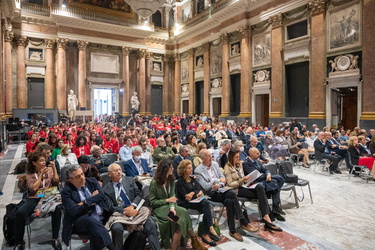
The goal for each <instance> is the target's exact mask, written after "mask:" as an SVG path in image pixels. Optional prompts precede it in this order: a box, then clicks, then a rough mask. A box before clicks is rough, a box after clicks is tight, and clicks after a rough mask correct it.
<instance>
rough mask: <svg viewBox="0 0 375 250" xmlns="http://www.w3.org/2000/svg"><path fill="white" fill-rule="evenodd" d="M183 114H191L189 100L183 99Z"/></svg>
mask: <svg viewBox="0 0 375 250" xmlns="http://www.w3.org/2000/svg"><path fill="white" fill-rule="evenodd" d="M181 113H182V114H183V113H185V114H189V100H182V112H181Z"/></svg>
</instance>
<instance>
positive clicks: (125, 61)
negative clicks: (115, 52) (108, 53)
mask: <svg viewBox="0 0 375 250" xmlns="http://www.w3.org/2000/svg"><path fill="white" fill-rule="evenodd" d="M130 50H131V48H130V47H126V46H123V47H122V80H123V86H122V88H123V89H124V91H123V95H122V116H124V117H127V116H130V106H129V104H130V97H131V95H130V77H129V53H130Z"/></svg>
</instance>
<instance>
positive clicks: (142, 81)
mask: <svg viewBox="0 0 375 250" xmlns="http://www.w3.org/2000/svg"><path fill="white" fill-rule="evenodd" d="M146 54H147V50H145V49H138V63H139V77H138V79H139V81H138V87H137V90H138V99H139V102H140V106H139V114H140V115H146V101H147V100H146ZM131 95H132V96H133V94H131Z"/></svg>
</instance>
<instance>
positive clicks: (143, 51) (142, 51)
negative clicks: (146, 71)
mask: <svg viewBox="0 0 375 250" xmlns="http://www.w3.org/2000/svg"><path fill="white" fill-rule="evenodd" d="M137 55H138V58H144V57H146V55H147V49H138V51H137Z"/></svg>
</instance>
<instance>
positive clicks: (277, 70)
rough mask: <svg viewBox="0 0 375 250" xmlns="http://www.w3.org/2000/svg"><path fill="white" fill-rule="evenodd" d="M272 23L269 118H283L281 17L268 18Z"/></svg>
mask: <svg viewBox="0 0 375 250" xmlns="http://www.w3.org/2000/svg"><path fill="white" fill-rule="evenodd" d="M270 21H271V23H272V31H271V41H272V46H271V54H272V56H271V57H272V58H271V66H272V78H271V82H272V90H271V98H272V101H271V114H270V118H281V117H283V103H284V100H283V82H284V81H283V72H284V70H283V68H284V67H283V58H282V54H281V52H282V48H283V28H282V16H281V14H277V15H275V16H272V17H271V18H270Z"/></svg>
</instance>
